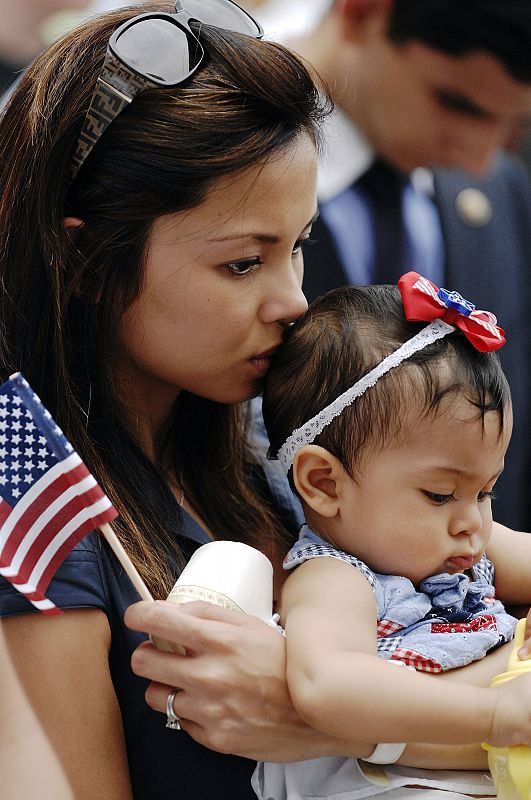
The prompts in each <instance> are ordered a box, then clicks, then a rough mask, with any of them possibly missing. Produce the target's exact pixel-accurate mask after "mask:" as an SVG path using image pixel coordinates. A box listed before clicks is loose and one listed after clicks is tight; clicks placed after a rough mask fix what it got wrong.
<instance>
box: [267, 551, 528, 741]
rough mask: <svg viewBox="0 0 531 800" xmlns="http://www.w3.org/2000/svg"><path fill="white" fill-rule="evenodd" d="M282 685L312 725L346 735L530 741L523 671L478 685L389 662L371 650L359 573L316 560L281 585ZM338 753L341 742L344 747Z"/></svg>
mask: <svg viewBox="0 0 531 800" xmlns="http://www.w3.org/2000/svg"><path fill="white" fill-rule="evenodd" d="M281 616H282V621H283V624H284V625H285V628H286V643H287V657H288V667H287V676H288V685H289V689H290V693H291V696H292V699H293V702H294V705H295V707H296V709H297V710H298V712H299V714H300V715H301V717H303V719H305V720H306V721H307V722H308V723H309V724H310V725H312V726H313V727H314V728H316V729H317V730H320V731H321V732H323V733H327V734H328V735H332V736H335V737H337V738H340V739H344V740H345V742H346V743H348V742H349V743H350V747H351V748H352V746H353V744H355V743H356V742H385V741H387V742H389V741H390V742H399V741H407V742H418V741H425V742H432V743H435V742H437V743H441V744H470V743H473V742H481V741H491V742H492V743H494V744H498V745H500V746H505V745H507V744H515V743H517V742H520V743H524V742H525V743H527V741H531V676H527V677H526V678H524V679H517V682H518V686H512V687H511V684H515V681H512V682H510V683H508V684H504V685H503V686H502V687H500V689H496V690H494V689H484V688H478V687H476V686H472V685H468V686H467V685H466V684H464V683H459V682H454V683H453V684H452V687H451V690H450V687H449V686H448V684H447V681H444V680H439V679H438V678H436V677H433V676H429V675H423V674H420V673H415V672H413V671H409V670H405V669H399V668H396V667H395V666H393V665H391V664H388V663H387V662H386V661H384V660H383V659H380V658H378V657H377V656H376V608H375V602H374V598H373V594H372V590H371V588H370V587H369V585H368V583H367V581H366V580H365V578H364V577H363V576H362V575H361V573H359V572H357V571H356V570H355V569H353V568H352V567H351V566H350V565H349V564H347V563H345V562H342V561H340V560H338V559H333V558H319V559H314V560H312V561H308V562H306V563H305V564H303V565H301V566H300V567H298V568H297V569H296V570H295V572H294V573H293V574H292V575H291V576H290V577H289V578H288V580H287V581H286V584H285V586H284V590H283V598H282V607H281ZM346 752H348V750H346Z"/></svg>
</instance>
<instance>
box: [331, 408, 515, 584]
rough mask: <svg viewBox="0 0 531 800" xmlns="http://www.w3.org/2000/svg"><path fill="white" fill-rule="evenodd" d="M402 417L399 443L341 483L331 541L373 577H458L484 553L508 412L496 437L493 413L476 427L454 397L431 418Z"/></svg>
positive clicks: (474, 418) (507, 431) (472, 417)
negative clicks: (404, 427)
mask: <svg viewBox="0 0 531 800" xmlns="http://www.w3.org/2000/svg"><path fill="white" fill-rule="evenodd" d="M409 416H410V417H411V421H410V424H409V425H408V428H407V432H406V433H405V435H404V436H402V438H401V441H400V442H398V443H396V444H391V445H389V446H388V447H387V448H386V449H385V450H383V451H381V452H379V453H377V454H376V455H373V456H368V457H367V459H366V460H365V461H364V463H363V465H362V468H361V470H360V473H361V474H360V476H359V478H358V480H357V481H354V480H351V481H349V482H348V485H347V487H346V491H345V493H344V494H343V496H342V503H341V511H340V516H341V523H340V525H339V526H338V527H339V533H338V529H337V528H336V530H335V535H334V541H335V543H336V544H337V545H339V546H340V547H342V549H344V550H346V551H348V552H351V553H353V554H355V555H356V556H357V557H358V558H361V559H362V560H363V561H365V562H366V563H367V564H368V565H369V566H370V567H371V568H372V569H373V570H374V571H375V572H381V573H384V574H390V575H403V576H405V577H407V578H409V579H410V580H411V581H412V582H413V583H414V584H415V585H418V584H419V583H420V581H422V580H423V579H424V578H426V577H428V576H429V575H435V574H438V573H441V572H448V573H450V574H453V573H457V572H464V571H465V570H467V569H470V567H472V566H473V565H474V564H476V563H477V562H478V561H479V559H480V558H481V556H482V555H483V553H484V552H485V548H486V545H487V543H488V541H489V538H490V534H491V528H492V510H491V496H492V492H493V488H494V484H495V483H496V480H497V478H498V476H499V475H500V473H501V471H502V469H503V460H504V456H505V451H506V449H507V446H508V444H509V439H510V434H511V426H512V419H511V414H510V411H508V412H507V413H506V414H505V417H506V422H505V425H504V430H503V432H502V435H501V436H500V429H499V416H498V414H497V413H496V412H492V411H490V412H488V413H487V414H486V415H485V419H484V424H483V423H482V421H481V420H478V419H477V409H475V408H474V407H473V406H472V405H471V404H470V403H468V401H466V400H455V399H454V400H452V401H448V402H445V403H443V405H442V406H441V407H440V409H439V412H438V413H437V416H436V417H433V416H430V417H428V418H424V419H420V420H419V419H418V415H415V414H413V413H411V414H410V415H409ZM415 417H417V418H415Z"/></svg>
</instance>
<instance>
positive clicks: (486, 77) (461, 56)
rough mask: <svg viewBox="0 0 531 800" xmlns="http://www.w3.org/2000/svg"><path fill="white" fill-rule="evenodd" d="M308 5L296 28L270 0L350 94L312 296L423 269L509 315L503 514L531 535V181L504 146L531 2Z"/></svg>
mask: <svg viewBox="0 0 531 800" xmlns="http://www.w3.org/2000/svg"><path fill="white" fill-rule="evenodd" d="M293 5H294V6H295V5H296V0H293ZM273 8H274V0H271V3H270V6H269V11H270V12H272V11H273ZM290 9H291V10H293V8H292V6H290V3H289V2H287V3H286V6H285V12H284V13H287V12H288V11H289V10H290ZM260 13H262V12H260ZM260 13H259V16H260ZM302 13H303V12H302V9H300V10H299V15H298V17H297V20H298V22H297V25H298V30H299V32H298V33H297V34H296V35H295V38H294V37H293V36H291V37H289V36H288V37H286V36H285V35H284V30H283V26H284V21H283V20H282V19H281V17H280V16H277V17H276V18H274V16H273V15H272V13H269V14H268V5H267V4H266V6H265V7H264V9H263V13H262V18H263V22H264V25H265V26H266V33H267V34H268V35H270V36H271V37H272V38H274V37H278V38H283V39H285V40H286V38H288V41H289V44H290V45H291V46H293V47H294V48H295V49H296V50H297V51H298V52H299V53H300V54H301V55H302V56H303V57H304V58H305V59H307V60H308V61H309V62H310V63H311V64H312V65H313V66H314V67H315V69H316V71H317V73H318V74H319V75H320V76H321V77H322V78H323V79H324V80H325V81H326V82H327V84H328V85H329V87H330V88H331V91H332V94H333V96H334V100H335V102H336V105H337V112H336V113H335V114H334V115H333V116H332V117H331V119H330V120H329V123H328V126H327V129H326V131H325V152H324V156H323V158H322V161H321V165H320V175H319V189H318V191H319V197H320V213H321V216H320V219H319V220H318V222H317V223H316V225H315V226H314V231H313V233H312V238H313V239H315V240H316V242H315V244H313V245H310V246H308V247H307V248H306V250H305V279H304V289H305V292H306V295H307V296H308V299H309V300H312V299H313V298H315V297H316V296H318V295H320V294H323V293H324V292H325V291H328V290H329V289H332V288H334V287H336V286H340V285H344V284H364V283H387V282H392V283H396V281H397V279H398V277H399V276H400V275H401V274H402V273H404V272H407V271H409V270H416V271H418V272H420V273H422V274H423V275H426V276H427V277H428V278H430V279H431V280H432V281H433V282H434V283H436V284H437V285H438V286H444V287H446V288H449V289H455V290H458V291H459V292H461V294H462V295H463V296H464V297H465V298H467V299H471V300H472V301H473V302H475V303H476V304H477V306H478V308H483V309H488V310H490V311H492V312H493V313H495V314H496V315H497V317H498V318H499V321H500V324H501V325H502V326H503V327H504V328H505V330H506V332H507V339H508V344H507V346H506V347H505V348H503V350H502V351H501V352H500V356H501V360H502V362H503V365H504V369H505V372H506V374H507V377H508V379H509V382H510V384H511V387H512V392H513V403H514V416H515V427H514V435H513V441H512V443H511V447H510V449H509V453H508V455H507V460H506V470H505V472H504V474H503V476H502V477H501V478H500V480H499V482H498V487H497V495H498V499H497V501H496V502H495V503H494V516H495V519H496V520H497V521H499V522H502V523H505V524H508V525H510V526H512V527H515V528H519V529H523V530H531V497H530V492H529V490H528V483H529V481H530V480H531V436H530V434H531V429H530V426H529V423H528V411H527V407H528V403H529V398H530V391H531V326H530V323H529V299H528V297H527V287H528V286H530V284H531V280H530V269H529V268H530V267H531V187H530V182H529V173H528V171H527V170H526V168H525V167H523V165H522V164H521V163H520V162H519V161H518V160H517V159H515V158H514V157H513V156H510V155H508V154H507V153H505V152H504V151H503V147H504V144H505V142H506V140H507V137H508V135H509V133H510V132H511V131H513V130H514V128H515V126H516V125H518V124H520V123H521V121H522V120H524V119H526V118H528V117H529V114H530V112H531V3H529V0H335V2H334V0H328V2H326V7H324V8H322V13H321V18H320V19H319V20H318V21H317V24H316V25H314V26H310V25H307V24H306V23H305V21H304V19H303V17H302V16H301V14H302ZM290 25H291V28H292V29H293V28H294V21H293V18H291V20H290Z"/></svg>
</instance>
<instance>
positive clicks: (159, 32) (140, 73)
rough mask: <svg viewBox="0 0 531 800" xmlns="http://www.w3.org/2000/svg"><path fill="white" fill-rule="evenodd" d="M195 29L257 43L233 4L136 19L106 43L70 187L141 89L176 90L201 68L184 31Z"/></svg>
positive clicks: (193, 4) (199, 52)
mask: <svg viewBox="0 0 531 800" xmlns="http://www.w3.org/2000/svg"><path fill="white" fill-rule="evenodd" d="M190 21H192V22H193V23H197V25H201V23H205V24H207V25H214V26H215V27H217V28H223V29H224V30H228V31H234V32H236V33H244V34H247V35H248V36H253V37H254V38H256V39H260V38H261V37H262V36H263V33H264V32H263V30H262V28H261V26H260V25H259V24H258V22H256V21H255V20H254V19H253V18H252V17H251V15H250V14H248V13H247V12H246V11H244V10H243V8H240V6H239V5H237V4H236V3H234V2H233V0H186V8H185V6H184V3H183V2H181V0H176V3H175V11H174V12H173V13H172V14H170V13H164V12H157V11H155V12H150V13H147V14H139V15H138V16H136V17H133V18H132V19H130V20H128V21H127V22H124V23H123V25H120V27H119V28H117V30H115V31H114V33H113V35H112V36H111V38H110V39H109V43H108V45H107V52H106V54H105V61H104V63H103V68H102V70H101V74H100V76H99V78H98V81H97V84H96V88H95V90H94V94H93V95H92V99H91V101H90V106H89V109H88V111H87V114H86V116H85V120H84V122H83V128H82V130H81V133H80V135H79V138H78V140H77V143H76V146H75V149H74V155H73V157H72V163H71V165H70V181H71V182H72V181H73V180H74V178H75V177H76V175H77V173H78V172H79V170H80V168H81V165H82V164H83V162H84V161H85V159H86V158H87V156H88V155H89V154H90V153H91V152H92V149H93V147H94V145H95V144H96V142H97V141H98V140H99V138H100V137H101V136H102V134H103V132H104V131H105V129H106V128H107V127H108V126H109V125H110V123H111V122H112V121H113V120H114V119H116V117H117V116H118V114H120V113H121V112H122V111H123V110H124V108H126V106H128V105H129V103H130V102H131V101H132V100H133V99H134V98H135V97H136V96H137V94H140V92H143V91H144V89H149V88H151V87H153V86H169V87H171V86H178V85H179V84H180V83H183V81H185V80H186V79H187V78H189V77H190V75H192V74H193V73H194V72H195V71H196V69H197V68H198V67H199V65H200V64H201V62H202V60H203V58H204V55H205V51H204V50H203V47H202V45H201V43H200V41H199V39H198V37H197V34H196V33H194V31H193V30H192V28H191V27H190Z"/></svg>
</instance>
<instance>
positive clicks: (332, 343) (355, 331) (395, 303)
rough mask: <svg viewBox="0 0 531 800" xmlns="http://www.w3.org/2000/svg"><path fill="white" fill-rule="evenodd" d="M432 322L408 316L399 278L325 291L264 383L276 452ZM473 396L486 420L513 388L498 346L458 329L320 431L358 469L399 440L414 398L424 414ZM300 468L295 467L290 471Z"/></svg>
mask: <svg viewBox="0 0 531 800" xmlns="http://www.w3.org/2000/svg"><path fill="white" fill-rule="evenodd" d="M426 324H427V323H425V322H422V323H414V322H407V320H406V318H405V316H404V309H403V306H402V300H401V297H400V292H399V290H398V288H397V287H396V286H351V287H347V288H341V289H335V290H334V291H332V292H329V293H328V294H326V295H324V296H323V297H320V298H318V299H317V300H316V301H315V302H314V303H312V305H311V306H310V308H309V309H308V311H307V312H306V313H305V314H304V315H303V316H302V317H301V318H300V319H299V320H298V321H297V322H296V323H295V325H294V326H293V327H292V329H291V330H290V332H289V334H288V336H287V338H286V341H285V342H284V343H283V344H282V346H281V347H280V349H279V350H278V352H277V353H276V354H275V357H274V359H273V363H272V365H271V369H270V371H269V373H268V376H267V379H266V382H265V387H264V398H263V400H264V402H263V412H264V420H265V425H266V429H267V433H268V435H269V440H270V450H269V455H270V457H276V455H277V453H278V450H279V448H280V447H281V446H282V444H283V443H284V442H285V441H286V439H287V438H288V436H290V435H291V433H292V432H293V431H294V430H295V429H296V428H299V427H300V426H301V425H303V424H304V423H305V422H307V421H308V420H309V419H311V418H312V417H313V416H315V415H316V414H318V413H319V412H320V411H321V410H322V409H323V408H325V406H327V405H329V403H331V402H332V401H333V400H335V399H336V397H338V395H340V394H342V393H343V392H344V391H346V390H347V389H348V388H350V387H351V386H352V385H353V384H354V383H355V382H356V381H358V380H359V379H360V378H362V377H363V376H364V375H365V374H366V373H367V372H369V371H370V370H371V369H373V367H375V366H376V365H377V364H378V363H379V362H380V361H382V359H383V358H385V357H386V356H387V355H389V353H391V352H393V351H394V350H396V349H397V348H398V347H400V345H401V344H403V343H404V342H406V341H407V340H408V339H411V337H412V336H414V335H415V334H416V333H418V332H419V331H420V330H421V329H422V328H424V327H425V326H426ZM452 395H454V396H455V397H463V396H464V397H465V398H466V399H467V400H468V401H469V402H470V403H471V404H472V405H473V406H474V407H475V408H476V409H477V413H478V419H481V420H482V421H483V419H484V416H485V414H486V413H487V412H489V411H494V412H496V413H497V414H498V418H499V428H500V435H501V434H502V431H503V426H504V418H505V415H506V412H507V410H508V409H509V408H510V403H511V396H510V390H509V385H508V383H507V379H506V378H505V375H504V374H503V371H502V368H501V365H500V361H499V358H498V356H497V354H496V353H480V352H479V351H478V350H476V349H475V348H474V347H473V345H472V344H470V343H469V341H468V340H467V339H466V337H465V336H464V335H463V334H461V333H460V332H458V331H456V332H455V333H451V334H449V335H447V336H445V337H443V338H442V339H438V340H437V341H435V342H433V343H432V344H430V345H428V346H427V347H425V348H423V349H422V350H419V351H418V352H417V353H415V354H414V355H413V356H411V357H410V358H408V359H407V360H406V361H404V362H402V363H401V364H400V365H399V366H398V367H396V368H394V369H392V370H390V371H389V372H388V373H386V374H385V375H384V376H383V377H382V378H380V379H379V380H378V381H377V383H376V384H375V385H374V386H372V387H371V388H369V389H368V390H367V391H366V392H365V393H364V394H363V395H361V396H360V397H358V398H357V399H356V400H355V401H354V403H353V404H352V405H350V406H347V407H346V408H345V409H344V410H343V411H342V412H341V414H340V415H339V416H338V417H336V418H335V419H334V420H333V421H332V422H331V423H330V424H329V425H327V427H325V428H324V430H323V431H322V432H321V433H320V434H319V436H317V437H316V439H315V444H319V445H321V446H322V447H324V448H325V449H326V450H328V451H329V452H331V453H332V454H333V455H335V456H336V457H337V458H338V459H339V460H340V461H341V462H342V464H343V465H344V466H345V468H346V469H347V470H348V471H349V473H350V474H351V475H352V476H353V477H356V472H357V468H358V467H359V465H360V462H361V459H362V457H363V456H364V455H365V454H367V453H375V452H378V451H379V450H381V449H383V448H385V447H386V445H388V444H389V442H391V441H392V440H394V439H396V437H397V436H399V435H400V433H401V431H402V430H403V429H404V425H405V424H406V421H407V420H410V417H409V416H408V412H409V411H410V410H411V408H412V405H413V404H414V406H415V409H416V410H417V409H418V415H419V418H424V417H426V416H428V415H430V414H433V415H435V414H437V413H438V411H439V410H440V406H441V402H442V401H443V399H444V398H448V397H450V398H451V397H452ZM290 476H291V471H290Z"/></svg>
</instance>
